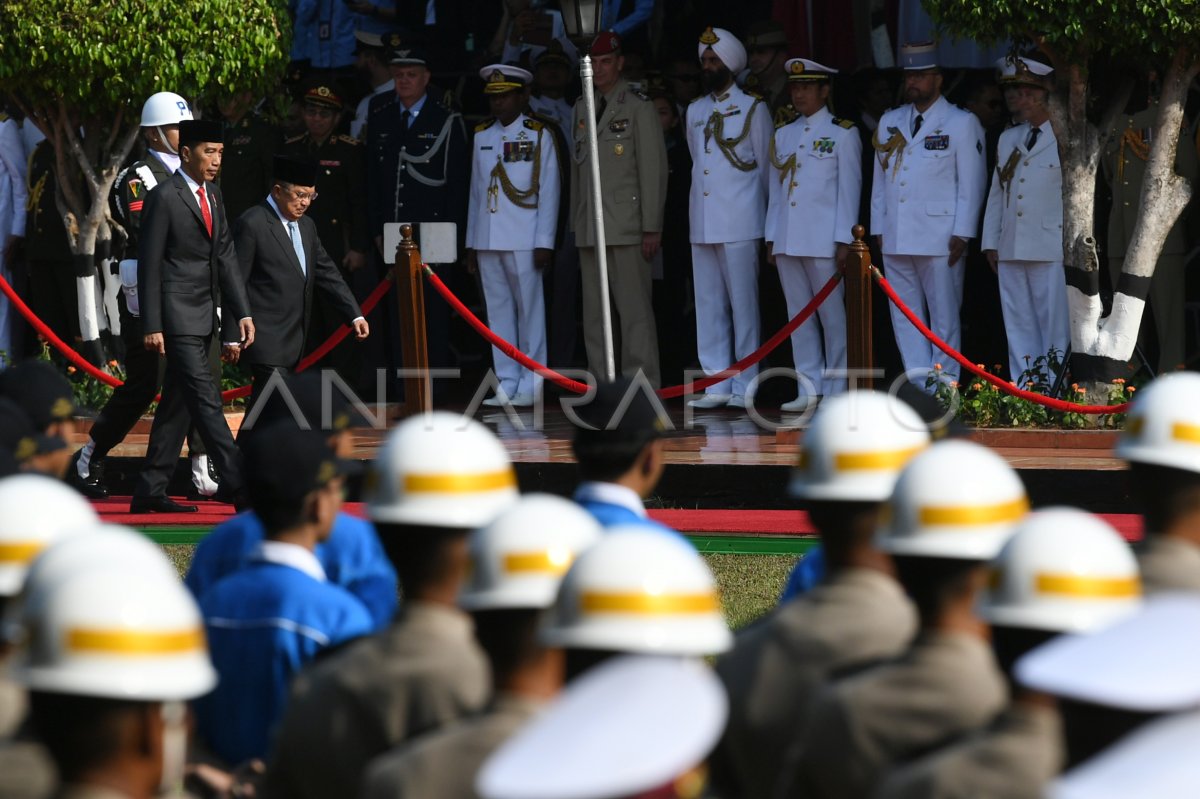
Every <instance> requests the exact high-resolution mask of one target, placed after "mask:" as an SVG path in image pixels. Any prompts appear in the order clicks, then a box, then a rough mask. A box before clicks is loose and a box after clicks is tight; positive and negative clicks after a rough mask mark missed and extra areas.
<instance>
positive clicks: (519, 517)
mask: <svg viewBox="0 0 1200 799" xmlns="http://www.w3.org/2000/svg"><path fill="white" fill-rule="evenodd" d="M602 534H603V530H602V528H601V527H600V523H599V522H597V521H596V520H595V518H593V517H592V515H591V514H590V513H588V512H587V511H585V510H584V509H583V508H581V507H579V506H578V505H576V504H575V503H574V502H571V501H570V500H566V499H563V498H562V497H556V496H553V495H551V494H526V495H525V496H523V497H521V498H520V499H519V500H518V501H517V503H516V504H515V505H513V506H511V507H510V508H509V509H508V510H506V511H504V512H503V513H501V514H500V515H499V516H498V517H497V518H496V519H495V521H493V522H492V523H491V524H489V525H488V526H487V527H483V528H481V529H479V530H476V531H475V532H474V533H472V534H471V539H470V543H469V547H470V553H471V576H470V578H469V579H468V580H467V583H466V585H465V586H463V590H462V592H461V593H460V594H459V597H458V604H459V605H460V606H461V607H463V608H465V609H467V610H498V609H502V608H548V607H550V606H551V605H553V604H554V596H555V594H557V593H558V585H559V583H560V582H561V581H562V577H563V575H564V574H566V572H567V570H568V569H569V568H571V564H572V563H574V562H575V559H576V558H577V557H578V556H579V554H580V553H581V552H583V551H584V550H586V549H587V548H588V547H590V546H591V545H592V544H594V543H596V542H597V541H599V540H600V536H601V535H602Z"/></svg>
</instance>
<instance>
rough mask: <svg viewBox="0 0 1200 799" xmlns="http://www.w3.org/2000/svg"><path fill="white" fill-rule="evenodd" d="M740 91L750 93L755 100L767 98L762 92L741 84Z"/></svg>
mask: <svg viewBox="0 0 1200 799" xmlns="http://www.w3.org/2000/svg"><path fill="white" fill-rule="evenodd" d="M742 91H743V92H745V93H746V94H748V95H750V96H751V97H753V98H754V99H756V100H765V99H767V98H766V95H764V94H763V93H762V92H760V91H757V90H755V89H747V88H746V87H745V86H743V87H742Z"/></svg>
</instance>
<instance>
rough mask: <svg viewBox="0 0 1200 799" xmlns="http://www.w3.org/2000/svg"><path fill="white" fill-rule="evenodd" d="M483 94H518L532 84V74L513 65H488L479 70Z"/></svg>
mask: <svg viewBox="0 0 1200 799" xmlns="http://www.w3.org/2000/svg"><path fill="white" fill-rule="evenodd" d="M479 77H480V78H482V79H483V93H484V94H504V93H506V92H519V91H522V90H524V89H525V88H526V87H528V86H529V84H530V83H532V82H533V74H532V73H530V71H529V70H527V69H522V68H521V67H518V66H516V65H515V64H488V65H487V66H486V67H484V68H483V69H481V70H479Z"/></svg>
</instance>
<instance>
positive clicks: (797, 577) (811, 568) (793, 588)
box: [779, 544, 825, 605]
mask: <svg viewBox="0 0 1200 799" xmlns="http://www.w3.org/2000/svg"><path fill="white" fill-rule="evenodd" d="M824 576H825V552H824V550H822V549H821V545H820V544H817V545H816V546H815V547H813V548H812V549H810V550H809V551H808V554H807V555H805V556H804V557H803V558H801V559H800V562H799V563H797V564H796V565H795V566H794V567H793V568H792V573H791V574H789V575H788V579H787V585H785V586H784V587H783V595H782V596H780V597H779V604H781V605H782V604H783V603H784V602H787V601H788V600H789V599H791V598H792V597H796V596H800V595H801V594H807V593H808V592H809V591H811V590H812V589H813V588H815V587H816V585H817V583H819V582H821V579H822V578H823V577H824Z"/></svg>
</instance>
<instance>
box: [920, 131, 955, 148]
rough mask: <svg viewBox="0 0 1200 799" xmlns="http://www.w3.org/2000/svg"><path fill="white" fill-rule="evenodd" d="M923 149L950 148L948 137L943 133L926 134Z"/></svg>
mask: <svg viewBox="0 0 1200 799" xmlns="http://www.w3.org/2000/svg"><path fill="white" fill-rule="evenodd" d="M925 149H926V150H949V149H950V137H949V136H945V135H943V136H926V137H925Z"/></svg>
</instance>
